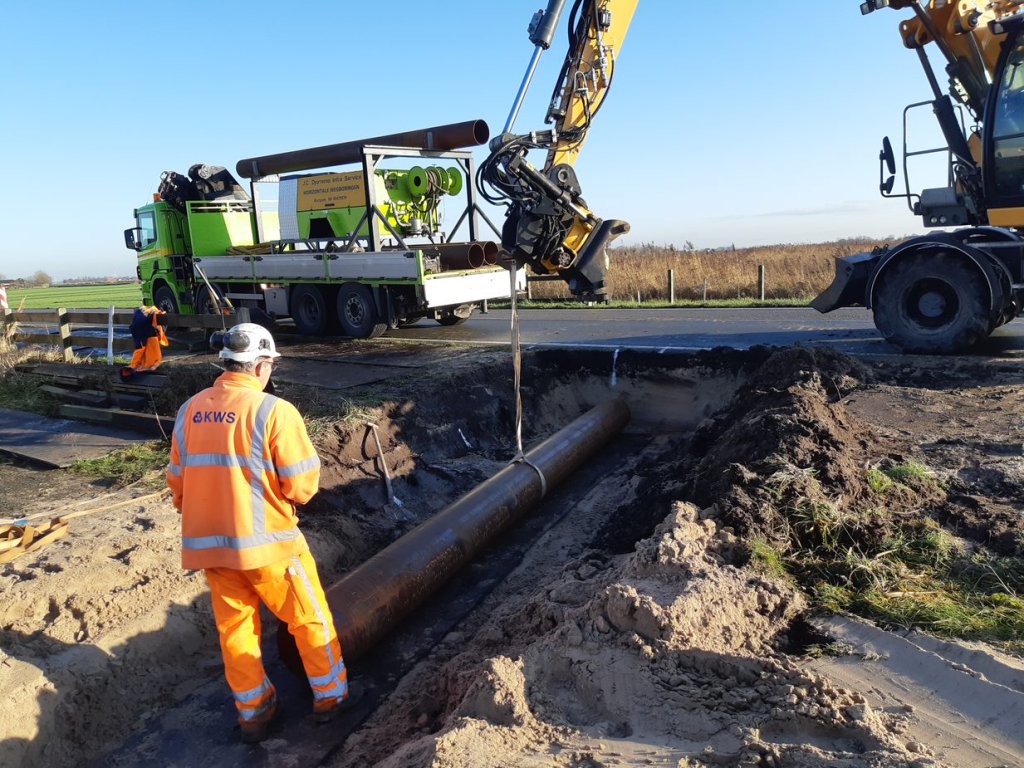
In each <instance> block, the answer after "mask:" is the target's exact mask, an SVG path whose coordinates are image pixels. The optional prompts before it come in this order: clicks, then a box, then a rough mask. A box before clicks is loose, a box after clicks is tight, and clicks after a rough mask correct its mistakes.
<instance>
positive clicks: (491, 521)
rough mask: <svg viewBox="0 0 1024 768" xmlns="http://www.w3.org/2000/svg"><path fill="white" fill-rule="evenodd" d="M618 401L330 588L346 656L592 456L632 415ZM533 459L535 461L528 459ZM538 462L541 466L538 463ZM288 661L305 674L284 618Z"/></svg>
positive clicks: (280, 635)
mask: <svg viewBox="0 0 1024 768" xmlns="http://www.w3.org/2000/svg"><path fill="white" fill-rule="evenodd" d="M629 415H630V414H629V407H628V406H627V405H626V404H625V403H624V402H622V401H621V400H611V401H609V402H606V403H603V404H602V405H599V406H597V407H595V408H592V409H591V410H589V411H587V412H586V413H585V414H583V415H582V416H580V417H579V418H578V419H576V420H575V421H573V422H572V423H571V424H569V425H568V426H566V427H564V428H562V429H561V430H559V431H558V432H556V433H555V434H554V435H552V436H551V437H549V438H548V439H547V440H545V441H544V442H542V443H541V444H540V445H538V446H537V447H536V448H534V449H533V450H531V451H529V452H528V453H527V454H526V459H527V461H529V464H526V463H522V462H516V463H513V464H509V465H508V466H507V467H505V468H504V469H503V470H501V471H500V472H499V473H498V474H496V475H495V476H494V477H492V478H490V479H489V480H487V481H485V482H483V483H481V484H480V485H478V486H477V487H476V488H474V489H473V490H472V491H470V492H469V493H467V494H466V495H465V496H463V497H462V498H460V499H459V500H458V501H456V502H454V503H453V504H450V505H449V506H447V507H445V509H443V510H442V511H440V512H438V513H437V514H436V515H434V516H433V517H432V518H430V519H429V520H427V521H426V522H424V523H421V524H420V525H419V526H417V527H416V528H414V529H413V530H412V531H410V532H409V533H407V534H406V535H405V536H402V537H401V538H400V539H398V540H397V541H395V542H394V543H392V544H391V545H389V546H388V547H386V548H385V549H383V550H381V551H380V552H378V553H377V554H376V555H374V556H373V557H371V558H370V559H369V560H367V561H366V562H365V563H363V564H362V565H360V566H359V567H358V568H356V569H355V570H353V571H351V572H350V573H348V574H347V575H346V576H344V577H343V578H342V579H341V581H339V582H337V583H336V584H334V585H333V586H331V587H329V588H328V589H327V590H326V596H327V603H328V605H330V607H331V612H332V613H333V614H334V626H335V628H336V629H337V631H338V637H339V638H340V640H341V648H342V653H343V654H344V656H345V661H346V662H352V661H355V660H356V659H358V658H359V657H360V656H362V655H363V654H365V653H366V652H367V651H368V650H370V649H371V648H372V647H373V646H374V645H375V644H376V643H377V642H379V641H380V639H381V638H382V637H383V636H384V635H385V634H387V633H388V632H389V631H390V630H392V629H393V628H394V627H395V626H396V625H397V624H398V623H399V622H400V621H401V620H402V619H403V618H405V617H406V615H408V614H409V613H411V612H412V611H413V609H415V608H417V607H418V606H419V605H420V604H421V603H422V602H423V601H424V600H425V599H426V598H427V597H429V596H430V595H431V594H433V592H434V591H436V590H437V589H438V588H439V587H441V585H443V584H444V583H445V582H446V581H448V579H449V578H451V577H452V576H453V575H454V574H455V572H456V571H458V570H459V569H460V568H461V567H462V566H463V565H465V564H466V563H467V562H469V560H471V559H472V558H473V557H474V556H476V555H477V554H478V553H479V552H480V550H481V549H483V548H484V547H485V546H486V545H487V544H488V543H490V542H491V541H492V540H493V539H494V538H495V537H496V536H497V535H498V534H500V533H502V532H503V531H504V530H505V529H506V528H508V527H509V526H510V525H512V524H513V523H514V522H516V521H517V520H518V519H519V518H520V517H522V515H523V514H524V513H525V512H527V511H528V510H530V509H532V508H533V507H534V506H535V505H536V504H537V503H538V502H540V500H541V498H542V497H543V495H544V487H543V486H544V484H543V483H542V481H541V477H540V474H538V470H539V471H540V472H541V473H543V475H544V482H545V483H546V485H547V488H548V490H550V489H551V488H554V487H555V486H556V485H558V484H559V483H560V482H561V481H562V480H563V479H565V477H566V476H567V475H569V474H570V473H571V472H572V471H573V470H575V469H576V468H578V467H579V466H580V465H581V464H583V462H584V461H586V460H587V459H588V458H590V457H591V456H592V455H593V454H594V453H596V452H597V451H598V449H600V448H601V447H602V446H603V445H604V444H605V443H607V442H608V441H609V440H610V439H611V438H612V437H614V436H615V435H617V434H618V433H619V432H620V431H622V429H623V428H624V427H625V426H626V424H627V423H628V422H629ZM530 465H533V466H530ZM535 467H536V469H535ZM277 643H278V649H279V650H280V652H281V658H282V659H283V660H284V662H285V664H286V665H287V666H288V668H289V669H291V670H292V671H293V672H295V673H296V674H301V673H302V661H301V660H300V658H299V654H298V651H297V650H296V647H295V641H294V639H292V636H291V634H290V633H289V632H288V627H287V625H286V624H283V623H282V624H280V625H279V626H278V632H277Z"/></svg>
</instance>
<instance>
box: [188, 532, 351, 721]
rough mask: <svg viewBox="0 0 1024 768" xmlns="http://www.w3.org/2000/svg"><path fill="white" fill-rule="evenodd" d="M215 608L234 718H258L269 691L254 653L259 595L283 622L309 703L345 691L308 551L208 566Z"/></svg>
mask: <svg viewBox="0 0 1024 768" xmlns="http://www.w3.org/2000/svg"><path fill="white" fill-rule="evenodd" d="M205 574H206V581H207V583H208V584H209V585H210V595H211V597H212V598H213V615H214V618H215V619H216V621H217V632H218V633H219V634H220V648H221V652H222V653H223V655H224V675H225V677H227V680H228V685H229V686H230V688H231V692H232V693H233V694H234V697H235V707H237V709H238V717H239V720H240V721H259V720H261V719H262V718H264V717H266V716H267V715H268V714H269V710H270V708H271V704H272V702H273V701H274V698H275V690H274V686H273V684H271V682H270V680H269V679H268V678H267V675H266V672H265V671H264V669H263V658H262V654H261V653H260V637H261V634H262V632H261V627H260V610H259V609H260V601H261V600H262V601H263V603H264V604H265V605H266V606H267V608H269V609H270V611H271V613H273V614H274V615H275V616H277V618H279V619H280V620H281V621H283V622H285V623H286V624H287V625H288V629H289V631H290V632H291V633H292V636H294V638H295V644H296V645H297V646H298V649H299V655H300V656H301V657H302V666H303V667H304V668H305V670H306V676H307V677H308V678H309V685H310V687H311V688H312V689H313V707H314V710H320V709H325V708H330V707H332V706H334V705H336V704H337V703H339V702H341V700H342V699H344V698H346V696H347V695H348V671H347V670H346V669H345V662H344V660H343V659H342V656H341V645H340V643H339V642H338V635H337V632H336V631H335V629H334V620H333V619H332V618H331V611H330V608H328V607H327V600H326V599H325V598H324V591H323V588H322V587H321V586H320V578H319V577H318V576H317V572H316V563H314V562H313V557H312V555H310V553H309V551H308V550H306V551H304V552H301V553H300V554H298V555H295V556H294V557H290V558H287V559H285V560H281V561H279V562H276V563H273V564H271V565H267V566H263V567H262V568H254V569H252V570H249V571H239V570H234V569H231V568H207V569H206V571H205Z"/></svg>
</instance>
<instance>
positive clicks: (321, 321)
mask: <svg viewBox="0 0 1024 768" xmlns="http://www.w3.org/2000/svg"><path fill="white" fill-rule="evenodd" d="M291 313H292V320H294V321H295V330H297V331H298V332H299V333H301V334H302V335H303V336H323V334H324V331H326V330H327V302H326V301H325V300H324V295H323V293H321V292H320V289H319V288H317V287H316V286H315V285H297V286H295V288H293V289H292V300H291Z"/></svg>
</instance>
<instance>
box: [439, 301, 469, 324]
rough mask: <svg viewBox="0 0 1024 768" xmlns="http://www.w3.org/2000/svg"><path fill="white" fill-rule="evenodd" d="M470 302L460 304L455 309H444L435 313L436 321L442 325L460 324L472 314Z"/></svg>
mask: <svg viewBox="0 0 1024 768" xmlns="http://www.w3.org/2000/svg"><path fill="white" fill-rule="evenodd" d="M473 309H474V307H473V305H472V304H460V305H459V306H458V307H455V309H446V310H444V311H443V312H439V313H438V314H437V318H436V320H437V322H439V323H440V324H441V325H444V326H450V325H462V324H463V323H464V322H466V321H467V320H469V318H470V317H471V316H472V315H473Z"/></svg>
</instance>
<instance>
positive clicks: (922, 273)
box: [811, 0, 1024, 354]
mask: <svg viewBox="0 0 1024 768" xmlns="http://www.w3.org/2000/svg"><path fill="white" fill-rule="evenodd" d="M883 8H891V9H894V10H910V11H912V12H913V17H911V18H907V19H905V20H903V21H902V22H901V23H900V25H899V31H900V36H901V38H902V41H903V44H904V46H906V47H907V48H908V49H910V50H912V51H914V52H915V53H916V54H917V56H918V59H919V60H920V63H921V65H922V67H923V69H924V73H925V77H926V79H927V81H928V84H929V86H930V88H931V93H932V98H931V99H930V100H927V101H923V102H920V103H917V104H911V105H909V106H908V107H907V108H906V109H905V110H904V136H903V153H902V154H903V158H902V159H903V168H902V171H903V180H904V191H903V192H893V186H894V184H895V174H896V162H895V156H894V153H893V149H892V144H891V142H890V141H889V139H888V137H886V138H884V139H883V141H882V150H881V152H880V154H879V165H880V173H879V182H880V183H879V188H880V191H881V194H882V195H883V196H884V197H897V198H904V199H905V200H906V202H907V204H908V206H909V208H910V210H911V212H912V213H914V214H915V215H917V216H920V217H921V221H922V223H923V224H924V226H925V227H927V228H929V229H930V228H955V227H959V228H958V229H951V230H945V229H944V230H942V231H934V232H930V233H928V234H925V235H920V236H917V237H912V238H910V239H908V240H905V241H904V242H901V243H898V244H896V245H892V246H887V247H884V248H878V249H875V250H874V251H873V252H871V253H861V254H857V255H853V256H847V257H844V258H841V259H837V260H836V275H835V279H834V280H833V283H832V285H831V286H829V288H827V289H826V290H825V291H824V292H823V293H822V294H821V295H819V296H818V297H817V298H816V299H815V300H814V301H813V302H812V303H811V305H812V306H813V307H814V308H815V309H817V310H819V311H821V312H830V311H832V310H833V309H836V308H838V307H846V306H865V307H867V308H869V309H871V310H872V312H873V315H874V321H875V325H876V326H877V328H878V330H879V331H880V332H881V334H882V336H884V337H885V338H886V339H887V340H888V341H890V342H892V343H894V344H896V345H897V346H899V347H900V348H901V349H903V350H904V351H907V352H918V353H940V354H941V353H951V352H960V351H963V350H966V349H968V348H970V347H972V346H974V345H975V344H977V343H978V342H979V341H981V340H983V339H985V338H986V337H987V336H988V335H989V334H990V333H991V332H992V331H993V330H994V329H995V328H997V327H999V326H1000V325H1002V324H1004V323H1007V322H1009V321H1010V320H1012V319H1014V318H1015V317H1017V315H1018V314H1020V311H1021V308H1022V306H1024V236H1022V233H1024V2H1018V1H1017V0H867V2H863V3H861V6H860V9H861V13H862V14H865V15H867V14H869V13H873V12H875V11H878V10H881V9H883ZM929 50H933V51H935V52H936V53H938V54H939V56H940V57H941V59H942V60H943V61H944V62H945V75H946V76H947V77H948V85H947V86H946V87H945V88H944V87H943V86H941V85H940V82H939V77H938V75H937V74H936V71H935V68H934V67H933V65H932V62H931V60H930V59H929V56H928V51H929ZM928 107H930V108H931V109H932V111H933V112H934V114H935V118H936V120H937V121H938V125H939V128H940V129H941V133H942V137H943V140H944V142H945V146H943V147H940V148H938V149H937V150H935V149H933V150H916V151H911V150H910V149H908V139H907V128H906V125H907V120H906V115H907V114H908V113H909V112H910V111H911V110H914V109H918V108H928ZM931 152H940V153H943V154H944V155H945V157H946V158H947V160H948V163H947V167H948V173H947V180H946V181H947V183H946V185H945V186H943V187H938V188H932V189H922V190H921V191H920V192H918V193H915V192H911V189H910V181H909V177H908V159H909V158H911V157H914V156H917V155H923V154H927V153H931Z"/></svg>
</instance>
